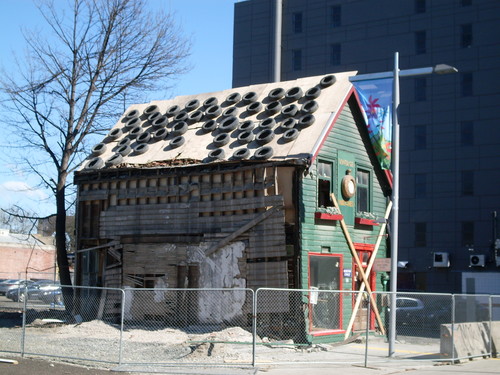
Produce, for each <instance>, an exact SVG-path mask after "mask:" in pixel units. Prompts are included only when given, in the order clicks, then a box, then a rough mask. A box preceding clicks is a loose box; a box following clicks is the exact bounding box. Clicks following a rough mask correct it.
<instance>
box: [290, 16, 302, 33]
mask: <svg viewBox="0 0 500 375" xmlns="http://www.w3.org/2000/svg"><path fill="white" fill-rule="evenodd" d="M292 20H293V22H292V26H293V32H294V33H295V34H300V33H301V32H302V12H296V13H293V15H292Z"/></svg>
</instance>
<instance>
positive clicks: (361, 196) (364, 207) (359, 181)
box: [356, 169, 371, 212]
mask: <svg viewBox="0 0 500 375" xmlns="http://www.w3.org/2000/svg"><path fill="white" fill-rule="evenodd" d="M356 211H357V212H370V211H371V206H370V172H369V171H367V170H364V169H358V170H357V171H356Z"/></svg>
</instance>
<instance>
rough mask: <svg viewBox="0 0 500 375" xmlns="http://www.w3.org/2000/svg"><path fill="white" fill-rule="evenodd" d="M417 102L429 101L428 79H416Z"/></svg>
mask: <svg viewBox="0 0 500 375" xmlns="http://www.w3.org/2000/svg"><path fill="white" fill-rule="evenodd" d="M414 81H415V101H417V102H423V101H426V100H427V79H426V78H415V80H414Z"/></svg>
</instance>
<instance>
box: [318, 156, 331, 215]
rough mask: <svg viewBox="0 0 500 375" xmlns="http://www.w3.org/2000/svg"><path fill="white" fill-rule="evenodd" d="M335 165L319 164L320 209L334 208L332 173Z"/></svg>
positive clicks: (321, 162)
mask: <svg viewBox="0 0 500 375" xmlns="http://www.w3.org/2000/svg"><path fill="white" fill-rule="evenodd" d="M332 169H333V163H328V162H323V161H319V162H318V207H333V202H332V198H331V197H330V193H331V192H332V173H333V170H332Z"/></svg>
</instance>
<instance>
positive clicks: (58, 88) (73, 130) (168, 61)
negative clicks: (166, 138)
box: [1, 0, 190, 285]
mask: <svg viewBox="0 0 500 375" xmlns="http://www.w3.org/2000/svg"><path fill="white" fill-rule="evenodd" d="M68 4H69V9H70V12H68V7H63V8H61V2H60V1H56V2H54V1H53V0H41V1H40V2H38V3H37V5H38V8H39V10H40V12H41V14H42V15H43V17H44V20H45V22H46V24H47V25H48V26H49V30H50V35H49V38H48V39H45V38H43V37H42V36H41V35H39V34H37V33H33V32H32V33H25V41H26V43H27V47H28V52H27V57H26V58H25V59H23V60H22V61H21V62H20V63H19V64H18V66H19V74H17V75H13V74H4V75H3V80H2V82H1V86H2V90H3V91H4V93H5V94H6V95H7V100H6V101H4V104H5V106H6V109H7V112H6V113H8V114H9V118H8V122H9V125H11V126H12V129H13V130H14V132H13V137H12V138H11V141H12V142H13V144H14V145H17V149H13V151H16V150H17V151H19V152H18V153H16V155H17V156H19V157H20V158H21V159H22V163H23V165H24V166H25V167H26V168H27V169H28V170H29V171H30V172H31V173H33V174H35V175H36V176H37V177H38V179H39V181H40V184H41V185H42V186H44V187H46V188H49V189H50V190H51V191H52V193H53V195H54V198H55V212H56V215H57V216H56V231H55V238H56V247H57V264H58V267H59V275H60V280H61V284H62V285H71V279H70V273H69V268H68V260H67V256H66V241H67V238H66V235H65V229H66V210H67V206H68V203H69V204H71V202H72V201H71V199H68V198H70V194H69V192H70V191H71V185H70V181H68V177H69V176H70V175H71V173H72V172H73V171H74V170H75V168H76V167H77V166H78V164H79V163H80V162H81V161H82V160H83V158H84V157H85V155H86V153H87V152H88V150H89V144H91V142H89V141H91V138H92V137H91V136H92V135H95V134H104V132H106V131H107V129H109V128H110V127H111V126H110V125H112V123H110V121H111V120H110V119H113V118H114V119H116V118H117V116H118V114H119V113H122V112H123V107H124V103H123V101H124V98H125V97H126V98H127V99H129V100H130V99H131V98H136V96H135V95H138V94H140V93H143V92H146V91H148V90H149V91H151V90H158V89H163V90H165V89H168V88H169V84H170V83H171V80H172V79H174V78H176V77H178V75H179V74H181V73H184V72H186V71H187V65H186V58H187V56H188V55H189V50H190V42H189V40H188V39H186V38H185V37H184V36H183V34H182V33H181V32H180V30H179V28H178V27H177V26H176V24H175V22H174V19H173V16H172V15H171V14H164V12H161V11H160V12H156V13H154V14H153V13H151V12H146V10H145V9H146V1H144V0H68ZM64 11H66V13H65V12H64ZM13 77H15V78H13ZM4 121H5V119H4ZM113 122H114V121H113ZM13 147H16V146H13ZM12 156H14V155H12Z"/></svg>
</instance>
